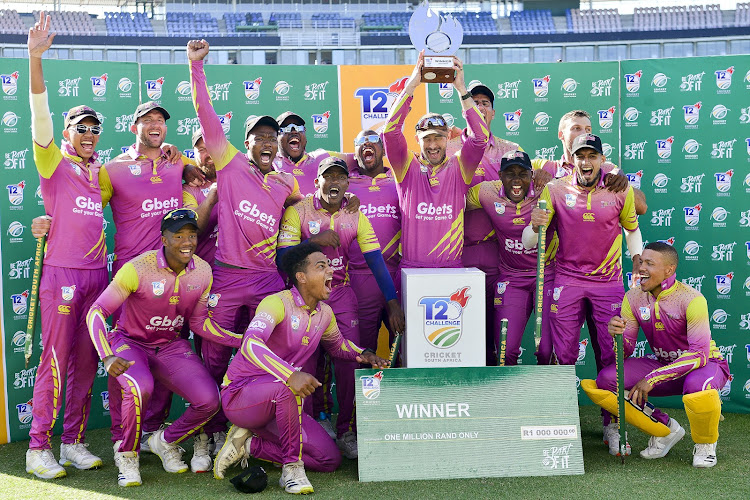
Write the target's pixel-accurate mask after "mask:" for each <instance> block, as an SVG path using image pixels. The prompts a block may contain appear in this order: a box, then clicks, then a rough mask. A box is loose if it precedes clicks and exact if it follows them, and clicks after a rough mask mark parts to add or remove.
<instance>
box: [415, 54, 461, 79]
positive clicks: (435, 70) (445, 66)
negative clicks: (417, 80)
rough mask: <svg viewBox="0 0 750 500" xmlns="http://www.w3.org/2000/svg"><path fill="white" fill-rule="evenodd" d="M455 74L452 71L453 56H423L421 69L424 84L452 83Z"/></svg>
mask: <svg viewBox="0 0 750 500" xmlns="http://www.w3.org/2000/svg"><path fill="white" fill-rule="evenodd" d="M455 79H456V72H455V70H454V69H453V56H425V58H424V66H423V67H422V81H423V82H425V83H453V80H455Z"/></svg>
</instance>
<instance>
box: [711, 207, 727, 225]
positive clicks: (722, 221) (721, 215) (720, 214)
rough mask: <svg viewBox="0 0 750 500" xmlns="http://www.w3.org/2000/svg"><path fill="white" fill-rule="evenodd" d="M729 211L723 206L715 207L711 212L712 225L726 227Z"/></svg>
mask: <svg viewBox="0 0 750 500" xmlns="http://www.w3.org/2000/svg"><path fill="white" fill-rule="evenodd" d="M728 216H729V212H728V211H727V209H726V208H724V207H716V208H714V210H713V212H711V220H713V221H714V227H727V224H726V221H727V217H728Z"/></svg>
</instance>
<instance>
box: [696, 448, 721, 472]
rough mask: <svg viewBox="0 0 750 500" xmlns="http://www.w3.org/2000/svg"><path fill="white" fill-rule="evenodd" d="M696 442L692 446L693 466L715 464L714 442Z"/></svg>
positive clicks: (706, 466)
mask: <svg viewBox="0 0 750 500" xmlns="http://www.w3.org/2000/svg"><path fill="white" fill-rule="evenodd" d="M717 442H718V441H714V442H713V443H696V444H695V446H694V447H693V467H701V468H708V467H713V466H714V465H716V443H717Z"/></svg>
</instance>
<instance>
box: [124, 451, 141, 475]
mask: <svg viewBox="0 0 750 500" xmlns="http://www.w3.org/2000/svg"><path fill="white" fill-rule="evenodd" d="M120 468H122V469H126V470H127V471H128V472H130V471H132V470H133V469H137V468H138V459H137V457H135V456H132V457H128V456H122V455H121V456H120Z"/></svg>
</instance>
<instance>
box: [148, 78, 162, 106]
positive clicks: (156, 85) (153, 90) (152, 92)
mask: <svg viewBox="0 0 750 500" xmlns="http://www.w3.org/2000/svg"><path fill="white" fill-rule="evenodd" d="M163 85H164V77H163V76H160V77H159V78H157V79H156V80H146V95H147V96H148V98H149V99H151V100H152V101H155V100H157V99H161V88H162V86H163Z"/></svg>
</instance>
